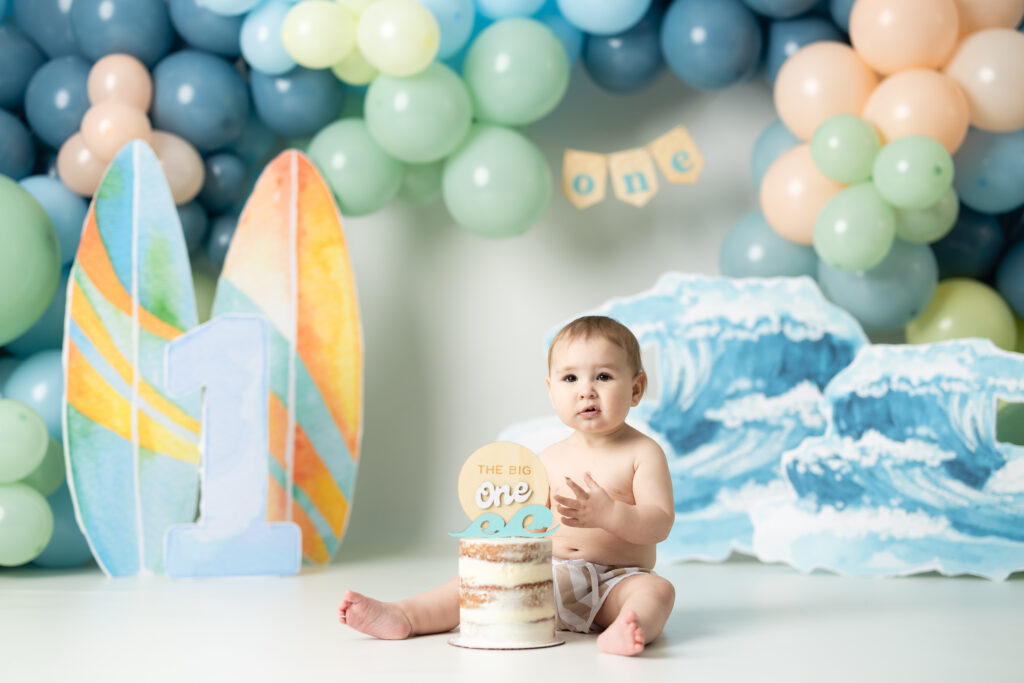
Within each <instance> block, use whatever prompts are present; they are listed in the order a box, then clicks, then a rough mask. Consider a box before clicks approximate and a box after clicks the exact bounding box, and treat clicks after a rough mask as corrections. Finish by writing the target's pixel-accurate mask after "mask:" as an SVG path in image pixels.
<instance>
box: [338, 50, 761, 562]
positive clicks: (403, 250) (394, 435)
mask: <svg viewBox="0 0 1024 683" xmlns="http://www.w3.org/2000/svg"><path fill="white" fill-rule="evenodd" d="M774 119H775V111H774V108H773V106H772V102H771V92H770V88H769V87H768V85H767V84H766V83H765V82H764V80H763V78H761V77H757V78H755V79H753V80H751V81H750V82H748V83H745V84H742V85H739V86H734V87H732V88H729V89H727V90H724V91H721V92H716V93H702V92H696V91H694V90H691V89H690V88H688V87H687V86H685V85H683V84H682V83H681V82H680V81H679V80H678V79H676V78H675V77H674V76H673V75H672V74H671V73H669V72H666V73H664V74H663V75H662V77H661V78H660V79H659V80H658V81H657V82H656V83H655V84H654V85H653V86H652V87H650V88H648V89H647V90H645V91H642V92H640V93H638V94H634V95H628V96H618V95H612V94H609V93H605V92H603V91H601V90H599V89H598V88H597V87H596V86H595V85H594V84H593V83H592V82H591V81H590V80H589V78H588V77H587V75H586V73H585V72H584V71H583V69H582V67H581V66H579V65H577V66H576V68H575V70H574V71H573V74H572V79H571V82H570V86H569V91H568V93H567V94H566V97H565V99H564V100H563V101H562V103H561V104H560V105H559V107H558V108H557V109H556V110H555V111H554V112H553V113H552V114H550V115H549V116H548V117H546V118H545V119H544V120H542V121H540V122H538V123H537V124H534V125H533V126H531V127H529V129H528V130H527V131H526V132H527V133H528V135H529V137H530V138H531V139H532V140H534V142H536V143H537V144H538V145H539V146H540V147H541V150H542V151H543V152H544V154H545V156H546V157H547V160H548V163H549V165H550V167H551V169H552V174H553V182H554V185H555V187H554V192H553V196H552V201H551V204H550V206H549V208H548V210H547V212H546V214H545V215H544V217H543V218H542V220H541V221H540V223H539V224H537V225H536V226H535V227H534V228H532V229H531V230H530V231H529V232H527V233H526V234H525V235H522V236H520V237H515V238H512V239H507V240H498V241H491V240H486V239H483V238H480V237H477V236H476V235H473V234H471V233H469V232H467V231H465V230H463V229H461V228H459V227H458V226H457V225H455V224H454V222H453V221H452V220H451V218H450V217H449V216H448V214H447V212H446V211H445V210H444V208H443V206H442V205H441V203H440V202H438V204H437V205H435V206H433V207H428V208H427V209H426V210H423V209H418V210H413V209H409V208H407V207H403V206H401V205H398V204H395V205H394V206H393V207H391V208H389V209H387V210H385V211H382V212H379V213H377V214H374V215H371V216H367V217H364V218H354V219H348V220H346V222H345V229H346V235H347V239H348V242H349V248H350V254H351V258H352V260H353V263H354V269H355V274H356V285H357V287H358V290H359V302H360V306H361V309H362V317H363V326H364V339H365V359H366V372H365V375H366V377H365V379H366V392H365V422H364V430H363V447H362V455H361V464H360V469H359V475H358V478H357V482H356V491H355V499H354V506H353V509H352V515H351V517H350V524H349V530H348V533H347V535H346V537H345V541H344V543H343V545H342V547H341V550H340V551H339V554H338V559H341V560H344V558H346V557H356V556H361V555H366V554H376V553H378V552H383V551H388V552H393V551H402V550H412V549H415V550H417V551H420V552H424V551H438V552H444V551H445V550H446V549H448V548H450V547H451V546H452V545H453V544H454V540H453V539H451V538H450V537H449V536H448V535H447V534H448V532H449V531H460V530H462V529H463V528H464V527H465V526H466V525H467V524H468V519H467V518H466V517H465V514H464V513H463V512H462V510H461V508H460V506H459V503H458V498H457V495H456V481H457V477H458V473H459V469H460V467H461V465H462V463H463V461H464V460H465V459H466V457H467V456H468V455H469V454H470V453H471V452H472V451H474V450H475V449H476V448H478V447H480V446H482V445H484V444H486V443H489V442H491V441H493V440H494V439H495V437H496V436H497V435H498V433H499V432H500V431H501V430H502V429H503V428H504V427H506V426H508V425H510V424H512V423H514V422H519V421H522V420H526V419H531V418H535V417H541V416H545V415H548V414H549V413H550V405H549V403H548V400H547V393H546V390H545V387H544V377H545V374H546V348H545V346H544V339H545V335H546V334H547V333H548V332H549V331H550V330H551V328H552V327H553V326H555V325H557V324H559V323H560V322H562V321H564V320H566V319H568V318H571V317H573V316H575V315H577V314H579V313H581V312H584V311H586V310H588V309H590V308H593V307H594V306H597V305H599V304H601V303H602V302H604V301H606V300H607V299H609V298H611V297H615V296H623V295H629V294H634V293H637V292H640V291H642V290H645V289H647V288H649V287H651V286H652V285H653V284H654V282H655V280H656V279H657V277H658V275H659V274H660V273H662V272H664V271H668V270H677V271H681V272H689V273H704V274H717V273H718V250H719V245H720V244H721V242H722V239H723V237H724V235H725V233H726V232H727V231H728V229H729V227H731V225H732V224H733V223H734V222H735V221H736V220H737V219H739V218H740V217H742V216H743V215H745V214H746V213H747V212H749V211H752V210H754V209H755V208H756V206H757V195H756V191H755V188H754V185H753V180H752V179H751V177H750V171H749V168H750V155H751V151H752V149H753V146H754V142H755V141H756V140H757V136H758V135H759V134H760V132H761V131H762V130H763V129H764V128H765V127H766V126H767V125H768V124H770V123H771V122H772V121H773V120H774ZM678 124H683V125H685V126H686V127H687V128H688V129H689V131H690V133H691V135H692V136H693V139H694V141H695V142H696V144H697V146H698V148H699V149H700V150H701V152H702V154H703V155H704V158H705V166H704V170H703V172H702V174H701V177H700V179H699V181H698V182H697V183H696V184H694V185H670V184H668V183H665V182H664V178H663V177H659V182H660V183H661V190H660V192H659V193H658V194H657V195H656V196H655V197H654V198H653V199H652V200H651V202H650V203H648V204H647V206H645V207H643V208H640V209H638V208H636V207H633V206H630V205H627V204H624V203H621V202H619V201H618V200H617V199H615V198H614V197H612V196H610V188H609V197H608V198H607V199H606V200H605V201H604V202H603V203H601V204H597V205H595V206H593V207H591V208H589V209H587V210H585V211H578V210H577V209H575V208H574V207H573V206H572V205H571V204H570V203H569V202H568V200H566V199H565V198H564V197H563V196H562V194H561V192H560V190H559V189H558V188H559V187H560V183H561V164H562V152H563V150H564V149H566V148H572V149H580V150H586V151H591V152H599V153H610V152H617V151H621V150H625V149H630V148H633V147H640V146H643V145H645V144H647V143H648V142H650V141H651V140H653V139H654V138H656V137H657V136H659V135H661V134H662V133H665V132H667V131H668V130H669V129H671V128H673V127H674V126H676V125H678Z"/></svg>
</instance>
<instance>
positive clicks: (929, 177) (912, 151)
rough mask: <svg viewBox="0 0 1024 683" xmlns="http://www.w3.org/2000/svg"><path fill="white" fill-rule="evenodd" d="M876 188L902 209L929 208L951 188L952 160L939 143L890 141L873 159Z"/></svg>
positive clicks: (915, 139)
mask: <svg viewBox="0 0 1024 683" xmlns="http://www.w3.org/2000/svg"><path fill="white" fill-rule="evenodd" d="M873 174H874V183H875V188H876V189H877V190H878V194H880V195H882V198H883V199H885V201H887V202H889V203H890V204H892V205H893V206H897V207H899V208H901V209H924V208H926V207H929V206H932V205H933V204H935V203H936V202H937V201H939V199H941V198H942V195H944V194H945V193H946V191H947V190H949V188H950V186H951V185H952V184H953V158H952V157H951V156H949V152H947V151H946V148H945V147H943V146H942V145H941V144H940V143H939V142H938V140H935V139H934V138H930V137H928V136H927V135H908V136H907V137H904V138H897V139H896V140H893V141H892V142H890V143H889V144H887V145H886V146H885V147H883V148H882V151H880V152H879V153H878V156H876V157H875V164H874V168H873Z"/></svg>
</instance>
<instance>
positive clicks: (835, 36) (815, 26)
mask: <svg viewBox="0 0 1024 683" xmlns="http://www.w3.org/2000/svg"><path fill="white" fill-rule="evenodd" d="M819 40H834V41H838V42H843V34H842V33H840V32H839V29H837V28H836V27H835V24H833V23H832V22H831V21H829V20H828V19H824V18H822V17H802V18H800V19H789V20H785V21H773V22H771V24H770V25H769V26H768V45H767V48H766V57H765V67H766V69H767V76H768V82H769V83H774V82H775V77H776V76H777V75H778V73H779V69H781V68H782V64H783V63H784V62H785V61H786V60H787V59H789V58H790V57H792V56H793V54H794V53H795V52H796V51H797V50H799V49H800V48H802V47H803V46H804V45H810V44H811V43H815V42H818V41H819Z"/></svg>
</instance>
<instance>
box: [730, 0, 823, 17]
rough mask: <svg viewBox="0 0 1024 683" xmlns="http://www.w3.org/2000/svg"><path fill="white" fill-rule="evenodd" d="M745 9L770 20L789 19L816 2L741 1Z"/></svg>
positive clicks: (811, 0) (805, 0)
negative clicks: (745, 6)
mask: <svg viewBox="0 0 1024 683" xmlns="http://www.w3.org/2000/svg"><path fill="white" fill-rule="evenodd" d="M743 2H745V3H746V4H747V7H749V8H750V9H752V10H754V11H755V12H757V13H758V14H763V15H764V16H766V17H771V18H772V19H790V18H792V17H795V16H798V15H800V14H803V13H804V12H806V11H807V10H809V9H811V8H812V7H814V6H815V5H816V4H818V0H743Z"/></svg>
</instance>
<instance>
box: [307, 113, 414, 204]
mask: <svg viewBox="0 0 1024 683" xmlns="http://www.w3.org/2000/svg"><path fill="white" fill-rule="evenodd" d="M308 154H309V157H310V159H312V160H313V163H314V164H316V166H317V168H318V169H319V170H320V173H321V174H322V175H323V176H324V180H326V181H327V184H328V185H329V186H330V187H331V190H333V191H334V195H335V197H337V199H338V205H339V206H340V207H341V213H342V214H343V215H345V216H362V215H365V214H368V213H373V212H374V211H377V210H379V209H382V208H383V207H384V206H385V205H386V204H387V203H388V202H390V201H391V200H392V199H394V198H395V197H396V196H397V194H398V190H399V188H400V187H401V184H402V171H403V165H402V163H401V162H400V161H398V160H397V159H394V158H392V157H390V156H389V155H388V154H387V153H386V152H385V151H384V150H383V149H381V147H380V145H378V144H377V143H376V141H374V139H373V136H372V135H371V134H370V130H369V128H368V126H367V125H366V122H365V121H363V120H362V119H355V118H351V119H341V120H339V121H335V122H334V123H332V124H330V125H329V126H327V127H325V128H324V129H323V130H321V131H320V132H319V133H317V134H316V135H315V136H314V137H313V140H312V141H311V142H310V143H309V147H308Z"/></svg>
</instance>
